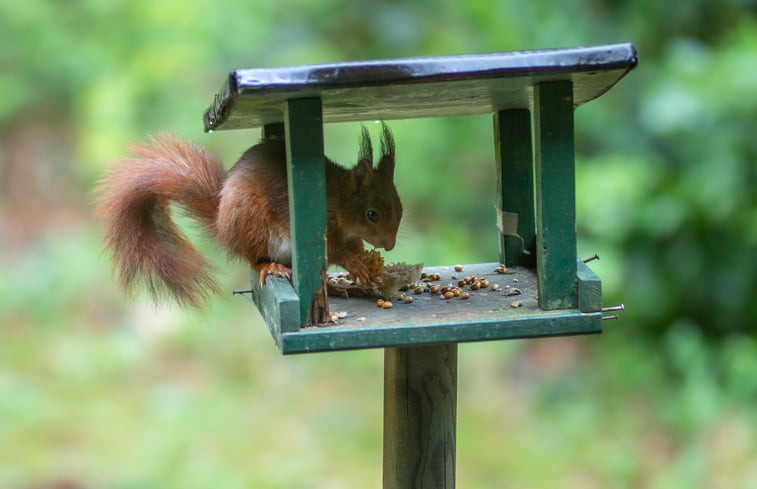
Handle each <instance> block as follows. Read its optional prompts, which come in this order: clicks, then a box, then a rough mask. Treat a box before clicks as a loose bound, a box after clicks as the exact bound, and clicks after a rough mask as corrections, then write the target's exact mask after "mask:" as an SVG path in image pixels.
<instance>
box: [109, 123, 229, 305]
mask: <svg viewBox="0 0 757 489" xmlns="http://www.w3.org/2000/svg"><path fill="white" fill-rule="evenodd" d="M131 150H132V152H133V153H134V156H133V157H131V158H124V159H122V160H120V161H117V162H116V164H115V165H114V166H113V167H112V168H111V170H110V171H109V172H108V173H107V174H106V176H105V178H104V179H103V180H102V181H101V182H100V183H99V185H98V187H97V191H98V194H99V198H98V205H97V210H96V214H97V215H99V216H101V217H102V218H103V219H104V221H105V246H106V247H107V248H108V249H109V250H110V252H111V254H112V257H113V261H114V264H115V267H116V269H117V271H118V276H119V281H120V283H121V285H122V286H123V287H124V288H125V289H126V290H127V291H129V290H132V289H134V288H135V286H137V285H142V284H144V285H146V286H147V288H148V289H149V292H150V294H151V295H152V297H153V299H154V300H155V301H156V302H157V301H158V300H159V299H160V298H161V296H162V295H164V292H165V291H167V292H169V295H171V296H173V297H174V298H175V299H176V300H177V301H178V302H179V303H182V304H186V305H189V306H194V307H198V306H200V305H201V304H202V303H203V302H204V301H205V300H206V299H207V297H208V295H209V294H210V293H213V292H216V291H217V290H218V286H217V285H216V282H215V281H214V279H213V277H212V274H211V271H212V267H211V266H210V264H209V263H208V262H207V261H206V260H205V258H203V257H202V255H200V254H199V253H198V252H197V250H196V249H195V248H194V247H193V246H192V244H191V243H190V242H189V241H188V240H187V238H186V237H185V236H184V235H183V234H182V233H181V231H180V230H179V229H178V228H177V226H176V224H175V223H174V222H173V220H172V219H171V207H170V204H171V202H176V203H177V204H179V206H181V207H182V208H183V209H184V210H185V211H186V212H187V213H188V215H189V216H190V217H192V218H194V219H196V220H197V221H198V222H199V223H200V224H201V225H202V227H203V228H204V229H205V230H206V231H208V232H209V233H210V234H212V235H215V220H216V214H217V212H218V202H219V195H220V191H221V187H222V185H223V181H224V170H223V166H222V165H221V163H220V161H218V159H217V158H216V157H214V156H213V155H212V154H210V153H209V152H208V151H206V150H204V149H202V148H199V147H197V146H195V145H194V144H192V143H189V142H184V141H181V140H180V139H179V138H177V137H176V136H173V135H160V136H156V137H153V138H151V139H150V140H149V141H148V142H147V143H145V144H136V145H134V146H132V148H131Z"/></svg>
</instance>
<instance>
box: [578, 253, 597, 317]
mask: <svg viewBox="0 0 757 489" xmlns="http://www.w3.org/2000/svg"><path fill="white" fill-rule="evenodd" d="M576 267H577V270H576V274H577V277H578V310H579V311H581V312H597V311H599V310H600V309H601V308H602V281H601V280H600V279H599V277H598V276H597V275H596V274H595V273H594V272H593V271H591V269H590V268H589V267H588V266H587V265H586V263H584V262H583V261H581V260H577V261H576Z"/></svg>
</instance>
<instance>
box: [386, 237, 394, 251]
mask: <svg viewBox="0 0 757 489" xmlns="http://www.w3.org/2000/svg"><path fill="white" fill-rule="evenodd" d="M396 241H397V240H396V239H394V238H391V239H387V240H386V242H384V249H385V250H386V251H392V250H393V249H394V244H395V242H396Z"/></svg>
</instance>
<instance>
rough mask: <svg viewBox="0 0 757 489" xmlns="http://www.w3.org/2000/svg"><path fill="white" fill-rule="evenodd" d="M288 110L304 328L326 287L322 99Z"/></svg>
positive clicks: (296, 270) (295, 268)
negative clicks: (315, 301)
mask: <svg viewBox="0 0 757 489" xmlns="http://www.w3.org/2000/svg"><path fill="white" fill-rule="evenodd" d="M284 110H285V113H286V118H285V130H286V143H287V144H286V148H287V180H288V184H289V186H288V192H289V219H290V233H291V240H292V272H293V275H294V277H293V282H294V289H295V291H296V292H297V296H298V297H299V298H300V301H299V307H300V324H303V325H304V324H308V322H309V315H310V312H311V306H312V303H313V299H314V298H315V297H316V292H317V291H318V290H319V289H320V288H321V286H322V285H323V280H322V272H323V271H324V270H325V269H326V164H325V158H324V155H323V119H322V111H321V100H320V99H319V98H304V99H294V100H289V101H287V103H286V104H285V109H284ZM326 312H328V311H326ZM315 321H318V319H317V318H316V319H315Z"/></svg>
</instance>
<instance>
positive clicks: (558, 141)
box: [532, 80, 578, 310]
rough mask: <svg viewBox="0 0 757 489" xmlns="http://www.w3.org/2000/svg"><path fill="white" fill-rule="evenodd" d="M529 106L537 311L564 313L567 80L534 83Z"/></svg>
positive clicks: (567, 284)
mask: <svg viewBox="0 0 757 489" xmlns="http://www.w3.org/2000/svg"><path fill="white" fill-rule="evenodd" d="M533 104H534V107H533V111H532V117H533V127H534V129H533V134H534V163H535V167H536V229H537V231H536V239H537V242H536V270H537V276H538V288H539V307H541V308H542V309H544V310H552V309H570V308H575V307H576V306H577V303H578V299H577V285H576V203H575V202H576V176H575V155H574V149H575V148H574V146H575V145H574V128H573V113H574V106H573V82H571V81H570V80H558V81H548V82H540V83H537V84H536V85H535V86H534V97H533Z"/></svg>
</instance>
